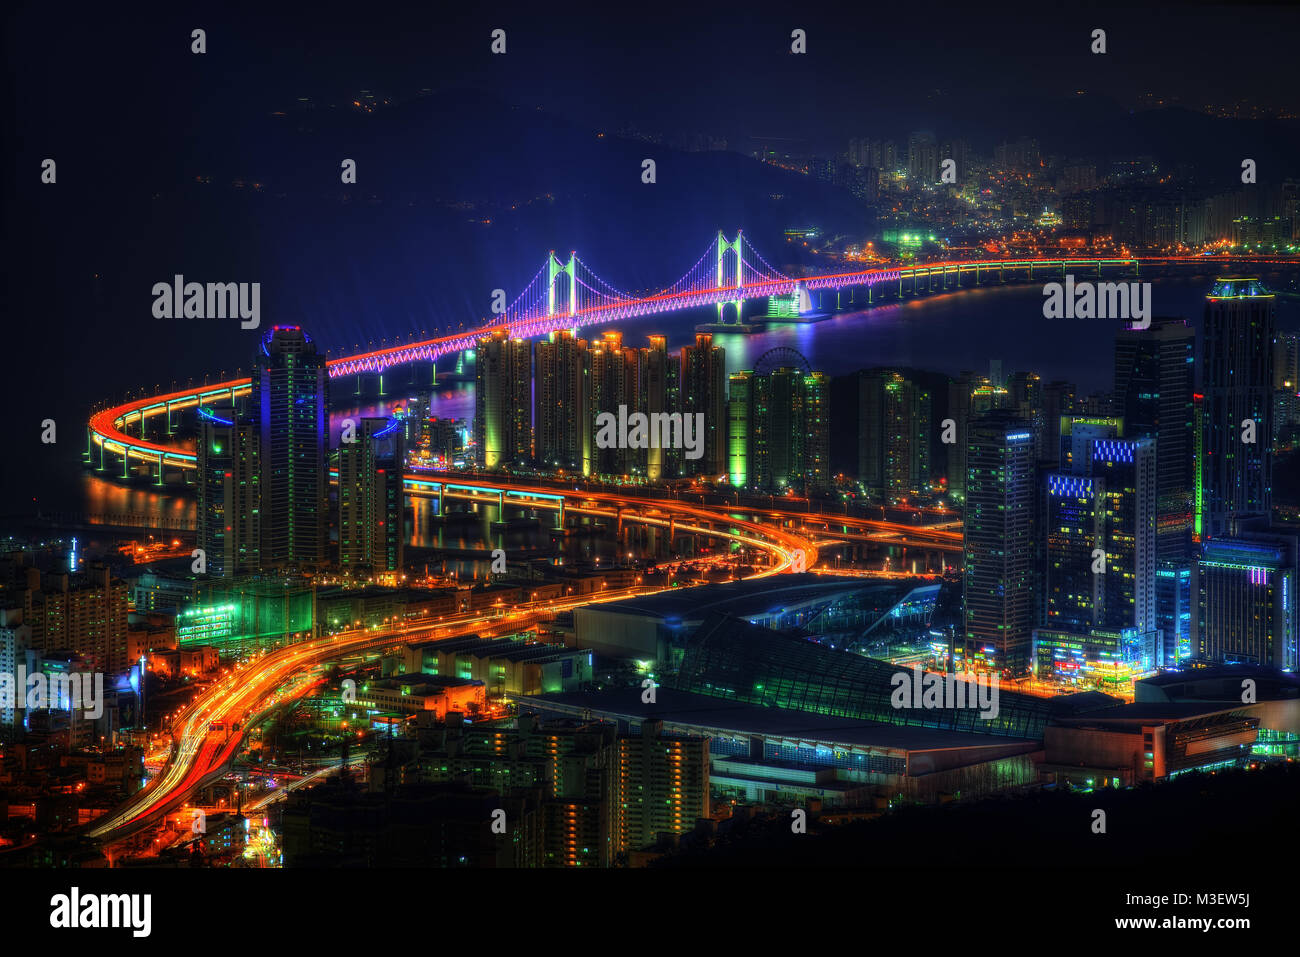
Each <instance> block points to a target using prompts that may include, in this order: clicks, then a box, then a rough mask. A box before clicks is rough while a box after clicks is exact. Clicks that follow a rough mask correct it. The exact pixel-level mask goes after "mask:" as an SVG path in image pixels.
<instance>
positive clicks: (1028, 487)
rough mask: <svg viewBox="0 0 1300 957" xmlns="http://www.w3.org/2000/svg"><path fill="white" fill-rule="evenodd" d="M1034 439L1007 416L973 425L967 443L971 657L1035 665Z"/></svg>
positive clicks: (1001, 664) (1000, 413)
mask: <svg viewBox="0 0 1300 957" xmlns="http://www.w3.org/2000/svg"><path fill="white" fill-rule="evenodd" d="M1034 475H1035V462H1034V435H1033V431H1032V430H1031V428H1030V423H1028V422H1026V421H1025V420H1024V419H1022V418H1020V417H1019V416H1017V415H1015V414H1014V413H1012V412H1009V411H1007V410H1001V409H997V410H993V411H990V412H986V413H984V414H983V415H981V416H978V417H976V418H974V419H972V420H971V423H970V428H969V430H968V436H967V439H966V483H965V484H966V514H965V522H964V527H965V531H964V540H965V541H964V544H965V576H964V598H965V607H966V621H965V626H966V627H965V642H964V646H965V647H964V655H965V659H966V661H967V663H968V664H969V663H971V662H972V661H974V660H979V659H982V660H984V661H985V662H986V663H988V664H990V665H993V666H995V667H998V668H1006V669H1010V670H1011V671H1021V670H1024V669H1026V668H1028V666H1029V656H1030V645H1031V640H1032V632H1033V614H1034V596H1033V585H1034V484H1035V482H1034Z"/></svg>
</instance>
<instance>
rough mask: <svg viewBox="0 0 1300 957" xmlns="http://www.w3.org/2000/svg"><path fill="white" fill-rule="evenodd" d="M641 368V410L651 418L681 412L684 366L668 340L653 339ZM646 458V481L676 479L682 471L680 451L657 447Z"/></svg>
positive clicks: (643, 356) (642, 358)
mask: <svg viewBox="0 0 1300 957" xmlns="http://www.w3.org/2000/svg"><path fill="white" fill-rule="evenodd" d="M640 366H641V368H640V408H641V411H643V412H645V413H646V414H647V415H650V416H654V415H656V414H657V413H669V414H671V413H673V412H676V411H678V408H679V403H680V401H681V375H682V364H681V361H680V359H679V358H678V357H677V356H673V355H670V354H669V352H668V340H667V339H665V338H664V337H663V336H651V337H650V346H649V348H646V349H642V350H641V351H640ZM651 421H654V420H653V418H652V420H651ZM645 459H646V461H645V474H646V478H648V479H649V480H650V481H651V482H657V481H659V480H660V479H664V478H671V477H675V476H676V475H677V474H678V472H679V471H680V469H681V461H682V454H681V450H680V449H671V448H669V449H666V448H662V447H660V446H658V445H656V446H653V447H651V448H648V449H646V450H645Z"/></svg>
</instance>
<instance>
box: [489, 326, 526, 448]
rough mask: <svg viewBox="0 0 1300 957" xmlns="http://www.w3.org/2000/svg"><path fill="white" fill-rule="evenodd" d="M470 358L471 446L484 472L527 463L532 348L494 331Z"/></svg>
mask: <svg viewBox="0 0 1300 957" xmlns="http://www.w3.org/2000/svg"><path fill="white" fill-rule="evenodd" d="M474 355H475V360H474V444H475V446H476V447H477V449H478V460H479V463H480V464H481V465H482V466H483V467H484V468H489V469H495V468H500V467H502V466H506V465H526V464H528V463H529V462H530V461H531V460H532V457H533V422H532V408H533V402H532V385H533V380H532V371H533V370H532V364H533V352H532V345H531V344H530V343H529V342H528V340H527V339H513V338H511V337H510V336H508V335H507V334H506V333H505V332H502V331H498V332H494V333H493V334H492V335H491V336H485V337H484V338H482V339H480V340H479V342H478V348H477V349H476V350H475V354H474Z"/></svg>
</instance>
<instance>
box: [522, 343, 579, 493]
mask: <svg viewBox="0 0 1300 957" xmlns="http://www.w3.org/2000/svg"><path fill="white" fill-rule="evenodd" d="M536 352H537V357H536V364H537V369H536V384H535V388H534V391H535V393H536V398H537V409H536V413H535V415H534V417H533V421H534V422H535V424H536V430H537V431H536V450H537V464H538V465H540V466H541V467H542V468H545V469H556V468H561V469H565V470H566V471H571V472H581V473H582V474H583V475H590V474H591V467H592V461H591V456H592V431H591V427H590V419H591V409H590V403H591V382H592V380H591V354H590V352H589V351H588V349H587V340H586V339H576V338H574V336H573V333H572V332H570V331H569V330H567V329H561V330H559V331H557V332H552V333H551V334H550V336H549V337H548V338H547V339H545V340H543V341H541V342H538V343H537V350H536Z"/></svg>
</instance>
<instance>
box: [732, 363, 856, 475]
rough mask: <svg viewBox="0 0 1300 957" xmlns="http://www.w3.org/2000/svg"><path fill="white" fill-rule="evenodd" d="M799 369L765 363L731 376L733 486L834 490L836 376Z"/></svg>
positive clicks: (804, 367) (795, 366)
mask: <svg viewBox="0 0 1300 957" xmlns="http://www.w3.org/2000/svg"><path fill="white" fill-rule="evenodd" d="M791 355H792V356H793V357H795V361H796V362H797V363H798V364H797V365H796V364H793V363H792V364H790V365H786V364H781V365H779V366H776V367H772V366H770V365H769V366H765V365H764V364H763V363H762V360H760V363H759V364H758V365H757V366H756V367H755V369H754V370H753V371H752V372H738V373H735V374H733V375H732V376H731V380H730V381H731V387H732V394H731V397H730V401H729V403H728V407H727V441H728V473H729V475H730V478H731V481H732V484H735V485H739V486H745V487H749V488H757V489H764V490H766V491H772V492H783V491H785V490H787V489H795V490H797V491H801V492H808V491H818V490H821V489H825V488H829V487H830V377H829V376H827V375H826V374H825V373H822V372H814V371H812V370H811V369H809V368H808V367H807V360H805V359H803V357H802V356H799V355H798V353H791Z"/></svg>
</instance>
